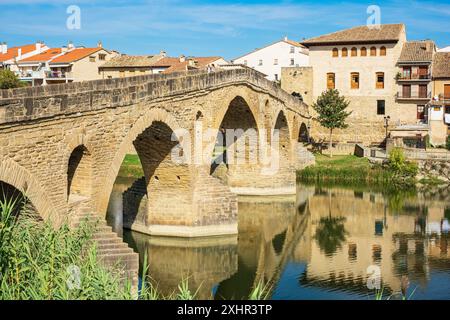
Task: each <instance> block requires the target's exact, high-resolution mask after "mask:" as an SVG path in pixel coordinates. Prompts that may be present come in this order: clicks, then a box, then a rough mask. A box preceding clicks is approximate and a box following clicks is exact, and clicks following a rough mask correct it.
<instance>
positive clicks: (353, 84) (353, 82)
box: [350, 72, 359, 89]
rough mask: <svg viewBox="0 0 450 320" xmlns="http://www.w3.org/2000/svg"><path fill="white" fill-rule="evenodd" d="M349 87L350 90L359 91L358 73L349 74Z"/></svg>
mask: <svg viewBox="0 0 450 320" xmlns="http://www.w3.org/2000/svg"><path fill="white" fill-rule="evenodd" d="M350 82H351V83H350V86H351V88H352V89H359V73H358V72H352V73H351V81H350Z"/></svg>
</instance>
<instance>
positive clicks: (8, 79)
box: [0, 70, 26, 89]
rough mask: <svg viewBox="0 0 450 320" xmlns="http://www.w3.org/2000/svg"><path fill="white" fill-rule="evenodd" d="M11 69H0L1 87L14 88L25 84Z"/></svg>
mask: <svg viewBox="0 0 450 320" xmlns="http://www.w3.org/2000/svg"><path fill="white" fill-rule="evenodd" d="M25 85H26V84H25V82H23V81H20V79H19V78H18V77H17V76H16V74H15V73H14V72H12V71H11V70H0V89H12V88H19V87H23V86H25Z"/></svg>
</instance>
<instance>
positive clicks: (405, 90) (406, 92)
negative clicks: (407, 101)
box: [402, 84, 411, 98]
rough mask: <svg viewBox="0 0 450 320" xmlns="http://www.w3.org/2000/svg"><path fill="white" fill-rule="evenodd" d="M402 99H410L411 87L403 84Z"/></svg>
mask: <svg viewBox="0 0 450 320" xmlns="http://www.w3.org/2000/svg"><path fill="white" fill-rule="evenodd" d="M402 98H411V85H410V84H404V85H403V86H402Z"/></svg>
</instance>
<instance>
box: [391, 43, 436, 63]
mask: <svg viewBox="0 0 450 320" xmlns="http://www.w3.org/2000/svg"><path fill="white" fill-rule="evenodd" d="M435 51H436V45H435V44H434V42H433V41H431V40H425V41H409V42H406V43H405V44H403V48H402V53H401V54H400V58H399V59H398V61H399V62H422V61H429V62H431V61H432V60H433V54H434V52H435Z"/></svg>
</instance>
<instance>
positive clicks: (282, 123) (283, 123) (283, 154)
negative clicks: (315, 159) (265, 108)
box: [273, 110, 292, 166]
mask: <svg viewBox="0 0 450 320" xmlns="http://www.w3.org/2000/svg"><path fill="white" fill-rule="evenodd" d="M273 130H274V132H275V130H277V131H278V133H279V146H278V151H279V154H280V166H283V165H286V164H287V163H289V162H290V161H291V160H292V143H291V132H292V130H291V127H290V126H289V121H288V118H287V116H286V114H285V112H284V111H283V110H280V111H279V112H278V115H277V117H276V118H275V123H274V126H273Z"/></svg>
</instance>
